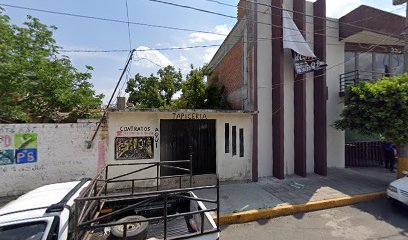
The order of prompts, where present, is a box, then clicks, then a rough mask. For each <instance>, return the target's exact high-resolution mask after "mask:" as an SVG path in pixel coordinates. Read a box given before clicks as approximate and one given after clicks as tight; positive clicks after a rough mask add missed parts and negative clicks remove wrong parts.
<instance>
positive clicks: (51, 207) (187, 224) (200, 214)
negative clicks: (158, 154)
mask: <svg viewBox="0 0 408 240" xmlns="http://www.w3.org/2000/svg"><path fill="white" fill-rule="evenodd" d="M185 161H188V160H185ZM178 162H184V160H183V161H172V162H159V163H157V162H156V163H139V164H112V165H107V166H106V167H105V168H104V169H103V170H102V171H101V172H100V173H99V174H98V175H97V176H96V177H95V178H94V179H82V180H80V181H73V182H66V183H57V184H51V185H46V186H42V187H40V188H37V189H35V190H33V191H30V192H28V193H26V194H24V195H22V196H21V197H19V198H17V199H16V200H14V201H12V202H10V203H8V204H7V205H5V206H4V207H2V208H1V209H0V239H7V240H83V239H86V240H104V239H109V240H111V239H132V240H141V239H143V240H144V239H148V240H153V239H192V240H215V239H219V232H220V230H219V227H218V226H219V225H218V224H216V223H215V221H214V220H213V218H212V217H211V212H213V213H216V214H217V216H219V211H218V206H219V197H218V195H219V182H218V178H217V180H216V184H215V185H208V186H194V187H193V186H192V172H191V169H188V168H181V167H176V168H177V169H178V170H181V169H184V170H185V171H189V174H184V175H175V176H164V177H162V176H159V175H157V176H155V177H152V178H129V177H127V178H126V176H129V175H132V174H135V173H138V172H141V171H144V170H146V169H149V168H154V167H156V168H157V169H159V168H163V167H170V168H174V166H173V164H174V163H178ZM124 165H125V166H127V167H131V166H132V165H133V166H134V165H141V166H143V167H142V168H141V169H140V168H139V169H138V170H135V171H130V172H128V173H124V174H121V175H119V176H114V177H108V176H109V175H108V169H109V168H115V167H123V166H124ZM146 166H147V167H146ZM190 166H191V164H190ZM157 172H159V170H157ZM172 178H175V179H178V180H179V183H178V184H177V187H172V188H166V189H161V185H162V184H161V182H164V181H165V180H168V179H172ZM188 179H189V180H188ZM148 180H153V181H155V182H156V183H158V184H157V185H156V186H154V188H155V189H154V190H151V189H149V191H146V189H142V191H140V189H138V188H137V186H138V185H137V184H136V182H138V181H148ZM183 180H184V185H185V182H187V185H188V186H182V185H183ZM185 180H187V181H185ZM118 183H130V186H131V188H130V189H126V190H125V191H124V190H122V191H120V192H118V191H116V192H115V191H114V190H115V186H117V185H115V184H118ZM110 185H111V187H109V186H110ZM202 189H214V190H215V191H216V195H217V197H216V199H214V200H210V199H201V198H198V197H197V196H196V195H195V194H194V191H199V190H202ZM203 202H207V203H209V204H211V205H212V206H214V207H213V208H210V209H207V208H206V206H205V205H204V203H203ZM217 219H219V217H218V218H217ZM217 223H218V222H217Z"/></svg>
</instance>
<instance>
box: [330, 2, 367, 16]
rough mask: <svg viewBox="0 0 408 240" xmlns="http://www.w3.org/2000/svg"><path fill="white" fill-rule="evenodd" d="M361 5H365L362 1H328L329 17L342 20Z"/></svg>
mask: <svg viewBox="0 0 408 240" xmlns="http://www.w3.org/2000/svg"><path fill="white" fill-rule="evenodd" d="M361 4H363V1H362V0H341V1H339V0H328V1H327V16H328V17H332V18H340V17H342V16H344V15H345V14H347V13H348V12H350V11H352V10H354V9H355V8H357V7H358V6H360V5H361Z"/></svg>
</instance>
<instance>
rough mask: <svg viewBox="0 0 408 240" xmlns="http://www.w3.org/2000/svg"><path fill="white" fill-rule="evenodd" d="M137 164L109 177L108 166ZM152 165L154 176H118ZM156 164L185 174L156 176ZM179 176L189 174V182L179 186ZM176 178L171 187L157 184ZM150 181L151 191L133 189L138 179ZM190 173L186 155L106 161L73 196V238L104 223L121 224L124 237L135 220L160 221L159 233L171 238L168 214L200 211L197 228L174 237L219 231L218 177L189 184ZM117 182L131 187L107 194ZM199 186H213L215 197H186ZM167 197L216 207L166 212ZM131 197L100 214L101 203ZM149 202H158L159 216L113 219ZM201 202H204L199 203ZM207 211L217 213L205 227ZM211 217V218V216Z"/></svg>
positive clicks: (178, 215) (173, 216) (109, 225)
mask: <svg viewBox="0 0 408 240" xmlns="http://www.w3.org/2000/svg"><path fill="white" fill-rule="evenodd" d="M186 163H188V165H189V168H183V167H179V166H174V164H186ZM132 166H133V167H139V166H140V167H141V168H140V169H137V170H133V171H132V170H130V171H128V172H126V173H124V174H120V175H118V176H113V177H110V175H109V173H110V171H109V169H112V168H115V167H122V169H123V168H124V167H125V168H130V167H132ZM152 168H156V174H157V175H156V176H155V177H147V178H127V179H121V178H124V177H129V176H131V175H133V174H135V173H140V172H143V171H146V170H149V169H152ZM160 168H171V169H177V170H180V171H183V172H186V174H182V175H174V176H160ZM183 177H187V178H189V186H188V187H186V188H182V179H183ZM171 178H176V179H178V180H179V184H178V186H177V188H175V189H166V190H161V189H160V184H161V182H160V181H161V180H164V179H171ZM149 180H150V181H151V180H155V183H156V186H155V187H156V190H155V191H145V192H136V191H135V183H136V182H138V181H149ZM192 180H193V175H192V159H191V155H190V159H189V160H178V161H168V162H151V163H131V164H109V165H107V166H106V167H105V168H104V169H102V171H101V172H100V173H99V174H98V175H97V176H96V177H95V178H94V179H93V180H92V181H91V182H90V184H89V185H88V187H87V188H86V189H85V190H84V191H83V192H81V194H80V195H79V197H78V198H77V199H75V211H74V213H75V216H74V221H75V223H76V224H75V229H74V233H73V234H74V235H73V239H75V240H79V239H85V238H87V237H89V236H90V235H91V234H92V232H93V231H94V230H101V229H102V230H103V229H104V228H105V227H112V226H118V225H122V226H123V229H124V237H123V239H127V238H126V234H127V226H128V225H129V224H135V223H140V222H152V221H159V220H162V221H164V229H163V233H164V234H163V237H164V239H171V238H169V237H168V233H167V222H168V220H169V219H171V218H177V217H183V216H184V217H187V216H194V215H195V214H200V216H201V229H200V231H198V232H195V233H189V234H185V233H184V234H180V235H179V236H177V237H175V238H174V236H173V238H174V239H178V238H185V237H193V236H199V235H205V234H212V233H217V232H219V180H218V178H217V179H216V183H215V184H214V185H209V186H199V187H193V181H192ZM117 183H130V185H131V190H130V191H128V192H126V193H119V194H111V193H109V194H108V185H110V184H117ZM203 189H215V190H216V193H217V194H216V199H214V200H211V199H203V198H197V197H189V196H188V195H187V194H188V193H189V192H190V191H197V190H203ZM169 199H173V200H174V199H189V200H190V201H195V202H197V204H198V205H199V204H201V203H200V202H207V203H211V204H216V207H214V208H210V209H205V207H204V209H201V210H196V211H191V209H190V211H187V212H183V213H176V214H168V212H167V208H168V200H169ZM129 200H130V201H132V200H134V202H135V203H133V204H131V205H129V206H126V207H124V208H121V209H118V210H114V211H112V212H110V213H108V214H105V215H104V214H101V213H102V212H103V210H104V204H105V203H106V202H109V201H129ZM152 202H159V203H160V205H161V206H162V209H163V216H159V217H149V218H146V220H139V221H128V222H121V223H116V220H117V218H118V217H119V216H121V214H123V213H125V212H126V211H129V210H134V209H137V208H138V207H143V206H145V205H146V204H149V203H152ZM202 206H204V205H202ZM210 212H216V213H217V224H216V226H215V228H210V229H205V228H204V217H205V216H208V217H209V216H210V215H209V213H210ZM211 221H212V219H211Z"/></svg>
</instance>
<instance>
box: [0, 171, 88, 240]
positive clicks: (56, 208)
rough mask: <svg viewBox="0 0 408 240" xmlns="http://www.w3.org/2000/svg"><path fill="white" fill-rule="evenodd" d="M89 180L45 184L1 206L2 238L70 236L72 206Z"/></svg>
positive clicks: (36, 239)
mask: <svg viewBox="0 0 408 240" xmlns="http://www.w3.org/2000/svg"><path fill="white" fill-rule="evenodd" d="M89 182H90V180H89V179H83V180H81V181H74V182H66V183H57V184H51V185H45V186H42V187H40V188H37V189H35V190H33V191H30V192H28V193H26V194H24V195H22V196H21V197H19V198H17V199H16V200H14V201H12V202H10V203H8V204H7V205H5V206H4V207H2V208H0V239H7V240H65V239H69V235H70V234H72V232H73V227H74V221H73V218H72V214H73V213H72V211H71V207H72V205H73V204H74V199H75V198H77V197H78V195H79V193H80V192H81V191H82V189H84V188H85V187H86V186H88V185H89Z"/></svg>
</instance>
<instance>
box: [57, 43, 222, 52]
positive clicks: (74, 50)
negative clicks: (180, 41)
mask: <svg viewBox="0 0 408 240" xmlns="http://www.w3.org/2000/svg"><path fill="white" fill-rule="evenodd" d="M219 46H221V45H220V44H212V45H198V46H186V47H167V48H147V49H135V50H134V51H135V52H151V51H172V50H187V49H194V48H211V47H219ZM59 52H73V53H75V52H79V53H107V52H111V53H116V52H129V50H127V49H105V50H98V49H61V50H59Z"/></svg>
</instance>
